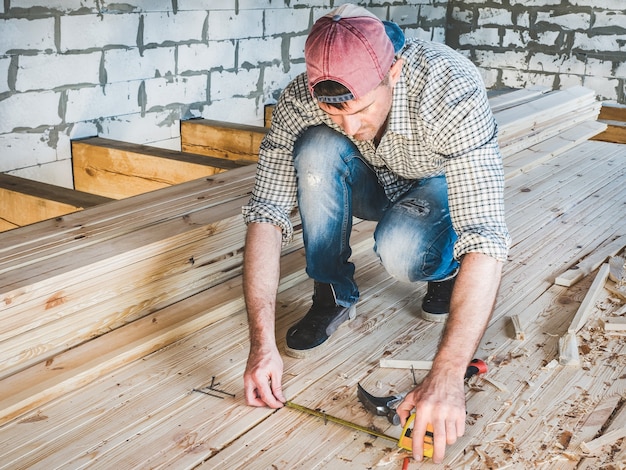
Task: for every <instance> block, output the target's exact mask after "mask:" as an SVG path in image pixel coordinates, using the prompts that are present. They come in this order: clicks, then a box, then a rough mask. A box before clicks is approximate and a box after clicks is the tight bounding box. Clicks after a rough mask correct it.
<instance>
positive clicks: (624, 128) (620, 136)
mask: <svg viewBox="0 0 626 470" xmlns="http://www.w3.org/2000/svg"><path fill="white" fill-rule="evenodd" d="M591 140H601V141H604V142H614V143H616V144H626V125H620V126H617V125H614V124H608V125H607V128H606V130H605V131H604V132H601V133H599V134H598V135H596V136H594V137H592V138H591Z"/></svg>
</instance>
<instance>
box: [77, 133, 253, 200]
mask: <svg viewBox="0 0 626 470" xmlns="http://www.w3.org/2000/svg"><path fill="white" fill-rule="evenodd" d="M245 164H246V163H245V162H241V161H233V160H227V159H223V158H216V157H213V156H203V155H197V154H193V153H188V152H177V151H174V150H168V149H161V148H157V147H150V146H147V145H138V144H130V143H127V142H120V141H116V140H111V139H104V138H102V137H89V138H86V139H81V140H74V141H72V165H73V171H74V187H75V188H76V189H77V190H79V191H84V192H88V193H92V194H98V195H101V196H105V197H108V198H112V199H123V198H125V197H130V196H135V195H137V194H142V193H146V192H149V191H154V190H157V189H161V188H165V187H167V186H172V185H175V184H179V183H183V182H185V181H191V180H195V179H198V178H201V177H203V176H211V175H214V174H217V173H221V172H222V171H226V170H231V169H233V168H237V167H240V166H243V165H245Z"/></svg>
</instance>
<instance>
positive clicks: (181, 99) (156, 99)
mask: <svg viewBox="0 0 626 470" xmlns="http://www.w3.org/2000/svg"><path fill="white" fill-rule="evenodd" d="M145 86H146V96H147V103H146V109H147V110H148V111H150V110H151V109H152V108H154V107H155V106H168V105H171V104H173V103H180V104H184V103H199V102H206V101H207V76H206V75H204V74H203V75H193V76H189V77H176V78H173V79H166V78H153V79H150V80H146V81H145Z"/></svg>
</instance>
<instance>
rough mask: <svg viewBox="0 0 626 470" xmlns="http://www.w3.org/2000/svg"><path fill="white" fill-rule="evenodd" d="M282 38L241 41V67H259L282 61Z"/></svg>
mask: <svg viewBox="0 0 626 470" xmlns="http://www.w3.org/2000/svg"><path fill="white" fill-rule="evenodd" d="M281 44H282V39H281V38H275V39H241V40H240V41H239V66H240V67H241V66H242V65H243V64H246V63H248V64H252V65H255V66H256V65H258V64H259V63H261V62H273V61H280V60H281V59H282V57H281Z"/></svg>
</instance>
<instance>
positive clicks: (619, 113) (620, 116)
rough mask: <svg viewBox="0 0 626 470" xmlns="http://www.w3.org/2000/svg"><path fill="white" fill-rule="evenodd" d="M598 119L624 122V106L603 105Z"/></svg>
mask: <svg viewBox="0 0 626 470" xmlns="http://www.w3.org/2000/svg"><path fill="white" fill-rule="evenodd" d="M598 119H602V120H606V121H620V122H626V106H616V105H607V104H605V105H603V106H602V109H601V110H600V114H599V115H598Z"/></svg>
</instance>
